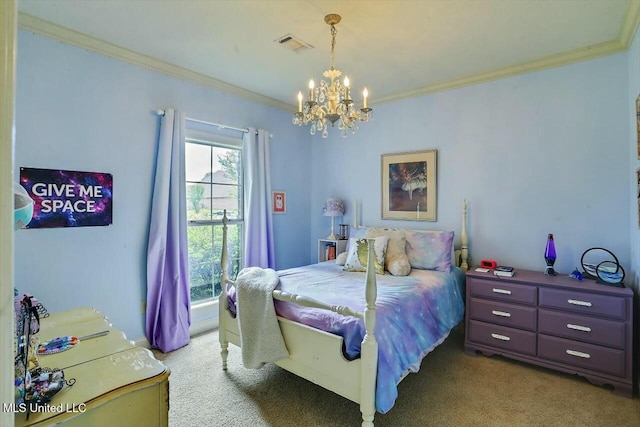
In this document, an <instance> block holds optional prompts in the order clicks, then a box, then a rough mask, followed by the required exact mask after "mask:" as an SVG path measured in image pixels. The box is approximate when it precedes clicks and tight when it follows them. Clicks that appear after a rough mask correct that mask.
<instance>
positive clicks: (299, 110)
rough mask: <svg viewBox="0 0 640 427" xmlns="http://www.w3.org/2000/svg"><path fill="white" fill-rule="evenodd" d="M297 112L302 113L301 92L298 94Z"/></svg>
mask: <svg viewBox="0 0 640 427" xmlns="http://www.w3.org/2000/svg"><path fill="white" fill-rule="evenodd" d="M298 112H299V113H302V92H298Z"/></svg>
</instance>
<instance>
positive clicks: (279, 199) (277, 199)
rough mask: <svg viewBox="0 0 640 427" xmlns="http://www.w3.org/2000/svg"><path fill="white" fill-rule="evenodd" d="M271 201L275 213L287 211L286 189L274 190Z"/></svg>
mask: <svg viewBox="0 0 640 427" xmlns="http://www.w3.org/2000/svg"><path fill="white" fill-rule="evenodd" d="M271 203H272V204H271V206H273V213H274V214H282V213H287V193H285V192H284V191H274V192H273V197H272V201H271Z"/></svg>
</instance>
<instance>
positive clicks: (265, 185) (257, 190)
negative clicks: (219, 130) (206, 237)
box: [242, 128, 276, 269]
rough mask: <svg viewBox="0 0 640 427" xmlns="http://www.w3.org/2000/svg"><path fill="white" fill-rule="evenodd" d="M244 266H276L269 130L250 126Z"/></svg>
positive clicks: (245, 149) (246, 149)
mask: <svg viewBox="0 0 640 427" xmlns="http://www.w3.org/2000/svg"><path fill="white" fill-rule="evenodd" d="M243 145H244V146H243V150H242V152H243V156H244V161H243V164H244V186H245V190H244V191H245V197H244V212H245V242H244V243H245V244H244V266H245V267H262V268H273V269H275V268H276V256H275V250H274V245H273V222H272V217H271V171H270V166H269V132H267V131H266V130H262V129H259V130H258V131H257V132H256V130H255V129H253V128H249V132H247V133H246V134H245V135H244V144H243Z"/></svg>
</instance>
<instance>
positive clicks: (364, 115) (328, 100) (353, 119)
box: [293, 13, 372, 138]
mask: <svg viewBox="0 0 640 427" xmlns="http://www.w3.org/2000/svg"><path fill="white" fill-rule="evenodd" d="M341 20H342V18H341V17H340V15H337V14H334V13H332V14H329V15H327V16H325V17H324V22H326V23H327V24H329V25H331V68H330V69H328V70H327V71H325V72H324V73H323V74H322V75H323V76H324V77H326V78H328V79H330V82H326V81H324V80H320V86H318V87H315V84H314V82H313V80H310V81H309V100H308V101H305V102H304V103H303V102H302V101H303V96H302V92H298V111H297V112H296V113H295V114H294V115H293V124H294V125H298V126H302V125H307V124H309V123H311V128H310V129H309V133H311V135H315V133H316V132H322V137H323V138H326V137H327V135H328V134H329V131H328V123H331V126H332V127H333V126H335V124H336V122H338V129H339V130H340V132H341V133H342V136H343V137H346V136H347V133H348V132H349V131H351V132H352V133H356V129H358V123H359V122H368V121H369V120H371V119H372V109H371V108H369V107H368V106H367V97H368V96H369V92H368V91H367V88H366V87H365V88H364V91H363V92H362V100H363V106H362V108H360V109H357V108H356V107H355V103H354V102H353V99H351V93H350V86H349V78H348V77H347V76H345V77H344V80H343V81H342V82H340V80H338V78H339V77H340V76H342V72H341V71H339V70H336V69H335V67H334V66H333V50H334V48H335V46H336V33H337V32H338V31H337V30H336V24H338V23H339V22H340V21H341Z"/></svg>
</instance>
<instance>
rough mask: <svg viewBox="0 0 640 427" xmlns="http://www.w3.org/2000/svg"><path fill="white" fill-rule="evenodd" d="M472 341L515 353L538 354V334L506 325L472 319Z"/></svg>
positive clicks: (470, 327) (470, 331)
mask: <svg viewBox="0 0 640 427" xmlns="http://www.w3.org/2000/svg"><path fill="white" fill-rule="evenodd" d="M467 334H468V338H469V340H470V341H473V342H477V343H481V344H485V345H488V346H491V347H495V348H501V349H504V350H509V351H512V352H514V353H521V354H529V355H532V356H535V355H536V334H535V333H534V332H528V331H520V330H518V329H513V328H508V327H506V326H499V325H493V324H490V323H484V322H478V321H476V320H471V321H470V322H469V331H468V332H467Z"/></svg>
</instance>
